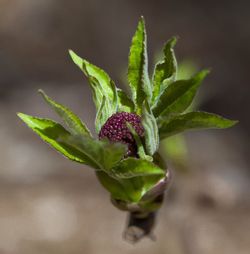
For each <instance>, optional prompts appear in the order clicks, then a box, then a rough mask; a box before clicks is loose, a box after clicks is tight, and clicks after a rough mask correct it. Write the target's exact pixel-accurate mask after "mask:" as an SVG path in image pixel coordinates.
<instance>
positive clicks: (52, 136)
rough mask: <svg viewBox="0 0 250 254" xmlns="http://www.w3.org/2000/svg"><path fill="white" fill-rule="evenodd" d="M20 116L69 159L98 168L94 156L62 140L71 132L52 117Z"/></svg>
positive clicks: (21, 114) (20, 114)
mask: <svg viewBox="0 0 250 254" xmlns="http://www.w3.org/2000/svg"><path fill="white" fill-rule="evenodd" d="M18 116H19V117H20V118H21V119H22V120H23V121H24V122H25V123H26V124H27V125H28V127H30V128H31V129H32V130H33V131H34V132H35V133H37V134H38V135H39V136H40V137H41V138H42V139H43V140H44V141H45V142H47V143H48V144H50V145H51V146H52V147H53V148H55V149H56V150H57V151H58V152H60V153H61V154H62V155H64V156H65V157H67V158H68V159H70V160H73V161H77V162H80V163H84V164H86V165H89V166H91V167H93V168H98V165H97V164H96V163H95V161H94V160H93V159H92V158H90V157H88V156H87V155H85V154H83V153H82V152H80V151H79V150H78V149H76V148H75V147H73V146H72V145H71V144H70V143H66V142H63V141H62V140H65V139H66V138H69V137H70V133H69V132H68V131H67V130H66V129H64V128H63V127H62V126H61V125H60V124H58V123H56V122H54V121H52V120H50V119H43V118H38V117H33V116H29V115H26V114H23V113H18Z"/></svg>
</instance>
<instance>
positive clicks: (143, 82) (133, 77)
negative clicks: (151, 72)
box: [128, 18, 152, 114]
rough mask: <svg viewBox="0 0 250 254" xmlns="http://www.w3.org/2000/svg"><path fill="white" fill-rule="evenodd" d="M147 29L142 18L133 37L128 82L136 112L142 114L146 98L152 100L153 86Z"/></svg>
mask: <svg viewBox="0 0 250 254" xmlns="http://www.w3.org/2000/svg"><path fill="white" fill-rule="evenodd" d="M147 58H148V57H147V45H146V30H145V23H144V19H143V18H141V19H140V21H139V24H138V27H137V30H136V32H135V35H134V36H133V39H132V44H131V47H130V53H129V63H128V82H129V86H130V88H131V91H132V98H133V101H134V103H135V105H136V112H137V113H139V114H140V112H141V109H142V103H143V101H144V100H145V99H147V100H148V101H150V100H151V96H152V87H151V84H150V81H149V77H148V59H147Z"/></svg>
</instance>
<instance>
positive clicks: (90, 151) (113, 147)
mask: <svg viewBox="0 0 250 254" xmlns="http://www.w3.org/2000/svg"><path fill="white" fill-rule="evenodd" d="M63 141H66V143H69V144H72V146H73V147H75V148H76V149H77V150H79V151H81V152H82V153H84V154H86V155H88V156H89V157H90V158H93V159H94V160H95V162H96V163H97V164H98V167H99V169H101V170H104V171H108V172H109V170H111V168H113V167H114V165H116V164H117V163H118V162H119V161H120V160H121V159H122V158H123V157H124V155H125V154H126V149H127V147H126V146H125V145H124V144H120V143H110V142H109V141H106V140H96V139H93V138H88V137H83V136H70V137H66V138H65V139H63Z"/></svg>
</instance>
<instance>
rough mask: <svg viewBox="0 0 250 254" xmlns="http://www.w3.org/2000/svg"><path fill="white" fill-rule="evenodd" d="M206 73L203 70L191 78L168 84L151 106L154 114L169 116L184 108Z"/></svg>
mask: <svg viewBox="0 0 250 254" xmlns="http://www.w3.org/2000/svg"><path fill="white" fill-rule="evenodd" d="M208 73H209V71H208V70H204V71H201V72H199V73H198V74H196V75H195V76H194V77H193V78H191V79H188V80H178V81H176V82H174V83H172V84H171V85H169V87H168V88H167V89H166V90H165V91H164V92H163V93H162V95H161V96H160V97H159V99H158V101H157V103H156V104H155V105H154V106H153V113H154V116H155V117H159V116H169V115H171V114H176V113H182V112H183V111H184V110H186V109H187V108H188V106H189V105H190V104H191V103H192V101H193V99H194V96H195V94H196V92H197V90H198V88H199V87H200V84H201V82H202V81H203V79H204V78H205V77H206V75H207V74H208Z"/></svg>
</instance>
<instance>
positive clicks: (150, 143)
mask: <svg viewBox="0 0 250 254" xmlns="http://www.w3.org/2000/svg"><path fill="white" fill-rule="evenodd" d="M142 125H143V127H144V131H145V145H146V151H147V154H149V155H151V156H153V155H154V153H155V152H156V151H157V150H158V148H159V133H158V132H159V131H158V126H157V122H156V119H155V117H154V115H153V113H152V111H151V109H150V107H149V105H148V103H147V102H145V103H144V106H143V115H142Z"/></svg>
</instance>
